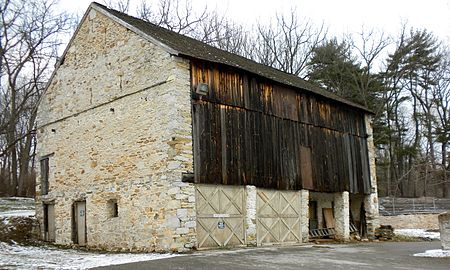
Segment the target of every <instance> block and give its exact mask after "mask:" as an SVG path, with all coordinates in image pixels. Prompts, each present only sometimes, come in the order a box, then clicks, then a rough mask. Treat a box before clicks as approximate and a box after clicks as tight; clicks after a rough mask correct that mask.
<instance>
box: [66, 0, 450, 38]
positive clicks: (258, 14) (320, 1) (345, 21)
mask: <svg viewBox="0 0 450 270" xmlns="http://www.w3.org/2000/svg"><path fill="white" fill-rule="evenodd" d="M97 1H98V2H99V3H102V2H103V0H97ZM140 1H141V0H131V2H132V3H139V2H140ZM157 1H158V0H149V2H150V3H154V4H156V3H157ZM183 1H184V0H181V2H183ZM191 1H192V4H193V6H194V8H196V9H199V10H201V9H203V7H204V6H205V4H207V5H208V7H209V8H210V9H215V8H217V10H218V11H219V13H225V14H226V16H227V17H228V18H231V19H233V20H235V21H237V22H243V23H249V24H251V23H253V22H256V21H257V20H260V21H262V22H264V21H266V20H268V18H273V17H274V16H275V14H276V13H277V12H278V13H280V12H286V11H289V10H290V9H291V8H295V9H296V11H297V12H298V14H299V17H307V18H309V19H311V20H312V21H313V22H314V23H316V24H317V25H320V24H321V23H322V22H323V23H324V24H325V26H327V27H328V28H329V33H330V34H333V35H340V34H342V33H344V32H348V33H356V32H358V31H360V30H361V28H362V26H363V25H364V28H367V29H371V28H373V29H378V30H382V31H384V32H386V33H387V34H392V35H395V34H397V33H398V30H399V28H400V25H401V23H402V22H408V25H409V26H411V27H415V28H426V29H428V30H430V31H432V32H433V33H434V34H436V35H437V36H439V37H440V38H441V39H442V40H443V41H446V43H450V0H428V1H426V0H191ZM90 2H91V1H90V0H60V6H61V8H63V9H65V10H67V11H70V12H78V13H79V14H80V15H81V14H83V13H84V11H85V10H86V9H87V7H88V6H89V3H90Z"/></svg>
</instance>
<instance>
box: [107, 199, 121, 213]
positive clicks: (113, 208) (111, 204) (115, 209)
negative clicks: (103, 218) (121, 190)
mask: <svg viewBox="0 0 450 270" xmlns="http://www.w3.org/2000/svg"><path fill="white" fill-rule="evenodd" d="M118 216H119V205H118V204H117V200H115V199H112V200H109V201H108V217H110V218H114V217H118Z"/></svg>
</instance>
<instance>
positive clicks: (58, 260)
mask: <svg viewBox="0 0 450 270" xmlns="http://www.w3.org/2000/svg"><path fill="white" fill-rule="evenodd" d="M174 256H181V255H175V254H157V253H146V254H133V253H95V252H86V251H78V250H72V249H58V248H56V247H50V246H40V247H34V246H20V245H10V244H7V243H4V242H0V269H5V268H6V269H66V270H71V269H89V268H93V267H100V266H108V265H115V264H125V263H131V262H139V261H150V260H158V259H165V258H170V257H174Z"/></svg>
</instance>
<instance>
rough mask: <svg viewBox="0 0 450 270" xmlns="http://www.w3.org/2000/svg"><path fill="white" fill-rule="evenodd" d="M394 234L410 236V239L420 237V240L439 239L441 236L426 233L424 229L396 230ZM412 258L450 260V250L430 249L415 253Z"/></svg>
mask: <svg viewBox="0 0 450 270" xmlns="http://www.w3.org/2000/svg"><path fill="white" fill-rule="evenodd" d="M394 232H395V234H397V235H404V236H411V237H420V238H428V239H437V240H439V239H441V234H440V233H439V232H428V231H427V230H425V229H396V230H395V231H394ZM413 256H415V257H435V258H447V257H449V258H450V250H442V249H432V250H427V251H425V252H423V253H416V254H414V255H413Z"/></svg>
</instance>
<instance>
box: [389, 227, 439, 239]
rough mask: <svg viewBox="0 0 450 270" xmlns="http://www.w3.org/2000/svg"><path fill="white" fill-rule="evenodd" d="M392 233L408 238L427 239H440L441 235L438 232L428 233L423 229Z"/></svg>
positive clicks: (399, 230)
mask: <svg viewBox="0 0 450 270" xmlns="http://www.w3.org/2000/svg"><path fill="white" fill-rule="evenodd" d="M394 233H395V234H396V235H403V236H410V237H420V238H428V239H437V240H439V239H441V234H440V233H439V232H429V231H427V230H425V229H395V230H394Z"/></svg>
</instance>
